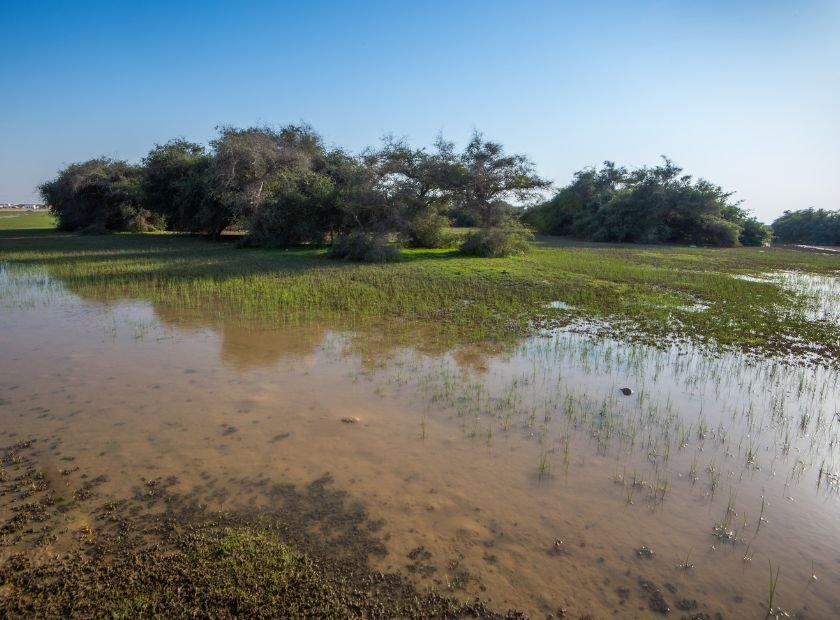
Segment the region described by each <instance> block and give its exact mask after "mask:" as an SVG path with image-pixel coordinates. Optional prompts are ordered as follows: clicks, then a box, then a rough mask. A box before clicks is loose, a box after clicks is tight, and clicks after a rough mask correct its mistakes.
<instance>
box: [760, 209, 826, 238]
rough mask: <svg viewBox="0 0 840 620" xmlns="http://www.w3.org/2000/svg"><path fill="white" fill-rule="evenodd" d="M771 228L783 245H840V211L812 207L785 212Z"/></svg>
mask: <svg viewBox="0 0 840 620" xmlns="http://www.w3.org/2000/svg"><path fill="white" fill-rule="evenodd" d="M771 226H772V228H773V234H774V235H775V237H776V239H778V240H779V241H782V242H783V243H817V244H826V245H840V210H838V211H827V210H825V209H814V208H813V207H811V208H810V209H800V210H799V211H785V212H784V213H783V214H782V216H781V217H779V218H777V219H776V220H775V221H774V222H773V223H772V224H771Z"/></svg>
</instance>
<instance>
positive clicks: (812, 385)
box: [0, 264, 840, 618]
mask: <svg viewBox="0 0 840 620" xmlns="http://www.w3.org/2000/svg"><path fill="white" fill-rule="evenodd" d="M773 278H776V279H777V280H778V281H780V282H781V283H782V285H783V286H789V287H791V288H793V289H796V290H799V291H802V292H803V294H813V295H814V296H815V297H814V298H815V299H818V300H819V301H818V303H817V302H815V304H814V305H812V306H809V307H808V312H809V313H811V314H810V316H812V317H813V318H814V320H823V321H834V322H837V320H838V316H839V315H838V312H837V308H838V299H840V296H838V288H837V284H836V282H837V281H836V278H831V277H822V278H818V279H815V280H813V281H806V280H804V279H803V278H797V277H795V276H793V275H791V274H781V275H777V276H773ZM0 291H2V295H0V307H2V312H1V313H0V351H2V357H0V448H3V449H4V452H5V456H4V457H3V459H4V460H3V465H2V470H0V474H2V476H0V483H2V485H3V486H4V487H5V489H6V491H5V492H4V493H3V494H0V528H2V529H0V562H7V561H9V560H10V558H12V557H13V556H14V555H15V554H18V553H21V552H23V553H25V554H28V555H30V556H31V557H34V558H41V557H42V558H45V559H46V558H49V557H52V556H55V555H57V554H63V553H67V552H68V551H70V550H72V549H73V548H74V547H77V546H79V545H80V544H83V543H84V542H85V541H86V539H88V538H95V537H96V535H97V529H98V527H100V526H99V524H98V523H99V521H98V519H99V518H100V516H98V515H100V514H101V513H99V512H98V511H99V510H100V507H101V506H102V505H113V506H119V505H120V504H119V502H121V501H124V500H127V499H131V498H133V497H134V498H136V497H137V496H138V495H140V496H142V495H144V494H145V495H154V494H155V492H156V489H158V488H165V489H166V490H167V492H168V493H171V494H173V496H174V495H177V496H179V497H183V498H189V500H190V501H192V502H194V505H195V506H198V510H201V511H203V512H205V513H208V514H211V513H214V514H218V515H224V514H226V513H228V512H230V511H245V510H247V511H255V512H256V513H260V512H264V513H266V514H270V513H271V511H272V510H273V509H274V507H275V504H276V503H277V502H280V501H281V500H282V494H279V493H278V489H279V488H286V487H287V485H291V487H293V488H296V489H311V488H313V487H312V485H313V484H315V485H321V486H326V487H328V488H330V489H334V490H336V492H340V493H342V497H343V498H344V499H343V502H344V503H345V504H349V505H352V506H356V507H358V508H359V510H361V511H362V512H363V513H364V515H365V523H366V525H365V526H364V529H365V532H366V534H365V537H366V539H367V537H369V538H370V540H372V541H374V542H375V543H376V544H377V545H381V549H379V547H377V549H378V551H377V553H375V554H372V561H373V562H375V568H377V569H378V570H381V571H383V572H399V573H401V574H403V575H404V576H405V577H406V578H407V579H408V580H410V581H411V582H412V583H413V584H415V585H416V586H417V587H418V589H419V590H420V591H422V592H427V591H433V592H438V593H441V594H443V595H446V596H454V597H455V598H458V599H463V600H472V599H474V598H476V597H478V598H481V599H482V600H485V601H487V602H488V604H489V606H490V607H492V608H493V609H496V610H500V611H505V610H508V609H515V610H519V611H521V612H524V613H526V614H529V615H530V616H532V617H536V618H543V617H546V616H549V615H553V616H554V617H562V616H568V617H573V618H578V617H584V616H587V615H591V616H592V617H595V618H602V617H622V618H636V617H638V618H646V617H656V616H659V615H661V614H663V613H668V612H669V611H670V614H671V616H675V617H682V616H685V617H698V618H706V617H709V618H714V617H724V618H763V617H765V616H766V615H767V613H768V608H773V613H774V615H778V616H779V617H783V614H789V615H790V616H792V617H800V618H832V617H838V616H840V534H839V533H838V529H837V523H838V518H840V374H838V370H837V367H836V365H835V366H830V365H825V364H822V365H820V364H812V363H793V362H791V360H790V359H782V358H781V357H780V358H778V359H772V358H766V357H756V356H751V355H748V354H745V353H740V352H734V351H724V352H722V351H718V350H715V349H713V348H709V349H704V348H701V347H699V346H697V345H691V344H686V343H682V344H673V345H668V346H660V347H656V348H655V347H652V346H648V345H643V344H629V343H628V342H627V341H626V340H625V339H624V338H622V334H621V333H618V332H616V333H615V334H614V337H612V338H611V337H607V336H604V335H603V332H604V330H603V329H599V330H598V332H599V334H600V335H598V336H594V335H591V334H587V333H586V331H587V330H586V329H585V327H586V326H585V325H581V324H580V323H576V322H575V321H572V322H571V323H570V324H569V325H568V326H567V327H565V328H554V329H546V330H543V331H542V332H540V333H538V334H536V335H532V336H529V337H527V338H521V339H519V340H516V341H505V342H498V343H493V342H488V343H485V344H474V343H473V344H463V343H459V342H458V341H457V338H454V339H452V341H451V342H440V341H435V342H432V339H431V338H430V337H429V336H428V334H429V331H424V330H423V329H419V328H418V329H416V330H414V331H412V329H408V335H406V329H404V328H402V327H400V326H397V325H389V324H387V323H385V324H382V325H380V326H378V327H367V328H365V329H359V330H357V331H348V330H347V329H344V328H341V327H339V326H336V325H332V324H329V323H321V324H305V325H297V326H288V327H278V326H276V325H269V324H267V323H266V322H261V321H257V320H251V319H248V320H246V319H244V318H235V317H234V318H224V319H223V318H219V317H218V316H217V314H216V313H214V312H212V311H211V309H207V311H206V312H202V311H200V310H191V311H185V310H176V309H174V308H173V307H171V306H166V305H163V304H151V303H149V302H148V301H146V300H144V299H139V298H138V299H125V300H123V301H117V302H110V303H105V302H102V301H97V300H92V299H85V298H81V297H78V296H77V295H76V294H74V293H72V292H71V291H69V290H67V289H66V288H65V286H64V285H63V283H62V282H61V280H60V279H53V278H51V277H50V276H49V275H48V273H47V272H46V271H45V270H42V269H39V268H37V267H29V268H22V267H18V266H13V265H9V264H6V265H4V266H3V269H2V271H1V272H0ZM554 309H555V310H557V311H558V312H564V311H566V310H568V307H567V306H566V305H565V304H562V303H560V302H558V303H557V305H556V306H554ZM695 311H696V312H703V311H705V308H703V307H697V308H696V309H695ZM428 329H429V328H427V330H428ZM30 442H31V443H30ZM21 481H23V482H21ZM26 485H29V486H28V487H26V488H23V487H25V486H26ZM318 488H320V487H318ZM47 489H51V492H52V493H54V495H55V496H57V497H58V498H59V500H60V501H61V503H62V504H63V505H65V506H66V509H65V510H63V511H58V512H51V511H49V510H47V508H46V507H45V505H44V504H38V501H39V498H40V497H42V496H43V494H44V493H45V492H46V491H47ZM331 505H332V504H331V503H330V502H324V506H323V508H322V509H321V510H313V509H312V507H311V506H309V507H308V508H307V510H308V512H307V513H306V515H307V518H311V519H317V518H328V514H327V513H329V511H330V506H331ZM320 513H324V514H320ZM348 544H349V543H348ZM340 551H341V549H337V551H336V552H337V553H339V552H340ZM7 587H8V586H4V585H2V584H0V598H2V596H3V595H4V588H7ZM6 592H8V590H6Z"/></svg>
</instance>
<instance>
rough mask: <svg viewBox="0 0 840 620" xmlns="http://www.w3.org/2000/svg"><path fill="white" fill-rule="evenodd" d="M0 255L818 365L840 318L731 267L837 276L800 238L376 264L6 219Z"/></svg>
mask: <svg viewBox="0 0 840 620" xmlns="http://www.w3.org/2000/svg"><path fill="white" fill-rule="evenodd" d="M0 260H3V261H8V262H10V263H14V264H18V265H24V266H34V265H39V266H45V267H46V269H47V273H48V275H49V276H50V277H52V278H56V279H59V280H61V282H62V283H63V284H64V285H65V286H66V287H67V288H69V289H70V290H71V291H72V292H74V293H77V294H79V295H81V296H82V297H85V298H90V299H94V300H100V301H111V300H117V299H124V298H131V299H147V300H149V301H151V302H153V303H155V304H163V305H166V306H168V307H169V308H170V309H175V310H190V309H201V310H202V311H203V312H205V313H211V314H215V315H218V316H219V317H220V318H232V317H233V318H236V317H242V318H259V319H261V320H269V321H276V322H277V323H290V322H292V323H295V322H309V321H325V320H326V321H340V322H341V325H342V326H344V327H356V326H363V325H367V324H371V323H385V324H387V326H389V327H390V328H392V329H399V328H400V327H401V326H403V327H404V326H406V325H416V324H418V323H421V324H428V325H433V326H434V327H435V331H436V332H439V333H440V334H448V335H450V336H453V337H455V338H457V339H458V340H459V341H461V342H474V341H479V340H482V339H487V338H494V339H507V338H510V337H512V336H516V335H518V334H522V333H525V332H526V331H528V330H531V329H534V328H535V327H540V326H551V325H554V324H563V325H566V324H569V323H570V322H572V323H573V325H575V326H577V327H578V328H581V329H596V330H601V331H607V332H609V333H610V334H612V335H614V336H618V337H619V338H625V339H634V340H642V341H645V342H649V343H654V344H658V343H665V342H668V341H672V340H673V339H674V338H677V339H681V338H684V339H689V340H692V341H694V342H696V343H709V344H712V345H717V346H722V347H735V348H740V349H743V350H748V351H751V352H757V353H762V354H773V355H775V354H792V355H800V356H807V357H808V358H809V359H811V360H814V361H820V362H823V363H833V360H836V359H838V357H840V326H838V324H837V322H836V321H833V320H831V317H828V318H822V319H819V318H816V319H815V317H814V313H813V299H811V298H809V297H808V295H807V291H804V290H801V291H797V290H795V289H792V288H791V287H786V286H784V285H783V283H782V282H780V281H778V280H772V279H770V280H765V279H757V278H747V279H743V278H739V277H733V276H744V275H756V274H763V273H767V272H772V271H777V270H785V271H787V272H791V271H794V272H806V273H814V274H822V275H825V276H829V277H831V278H834V277H836V274H837V270H838V268H840V261H838V259H837V257H835V256H825V255H822V254H820V253H815V252H808V251H802V250H796V249H781V248H773V249H771V248H737V249H704V248H685V247H662V246H638V247H627V246H609V245H584V244H557V245H552V244H548V243H542V244H536V245H535V247H534V249H533V251H532V252H531V253H529V254H528V255H526V256H520V257H513V258H507V259H480V258H468V257H462V256H459V255H458V254H457V253H456V252H454V251H452V250H407V251H405V252H404V257H403V259H402V260H401V261H399V262H396V263H389V264H384V265H367V264H349V263H343V262H335V261H331V260H329V259H327V258H326V256H325V251H324V250H323V249H321V248H298V249H290V250H283V249H278V250H265V249H240V248H237V247H235V246H234V244H233V243H225V242H222V243H216V242H210V241H206V240H203V239H196V238H189V237H182V236H175V235H168V234H165V235H131V234H119V235H110V236H104V237H82V236H75V235H58V234H53V235H36V234H32V233H31V232H30V233H29V234H26V233H25V231H14V233H11V232H8V231H7V232H5V233H2V232H0ZM10 296H12V297H13V293H12V292H10V291H6V293H5V297H6V298H7V299H8V298H9V297H10ZM557 302H561V303H557Z"/></svg>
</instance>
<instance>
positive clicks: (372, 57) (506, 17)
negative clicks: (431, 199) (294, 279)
mask: <svg viewBox="0 0 840 620" xmlns="http://www.w3.org/2000/svg"><path fill="white" fill-rule="evenodd" d="M0 33H2V35H1V36H0V202H6V201H14V202H20V201H26V202H29V201H35V200H37V193H36V191H35V186H36V185H37V184H38V183H40V182H41V181H43V180H46V179H48V178H51V177H52V176H54V175H55V173H56V172H57V171H58V170H59V169H60V168H61V167H63V166H65V165H66V164H68V163H71V162H74V161H82V160H85V159H88V158H91V157H95V156H98V155H108V156H111V157H118V158H122V159H128V160H130V161H138V160H139V159H140V158H141V157H142V156H143V155H145V154H146V153H147V152H148V151H149V149H150V148H151V147H152V146H153V145H154V144H155V143H157V142H165V141H166V140H168V139H169V138H173V137H186V138H188V139H191V140H195V141H198V142H206V141H208V140H209V139H211V138H212V137H213V135H214V127H216V126H217V125H219V124H230V125H237V126H248V125H253V124H270V125H281V124H286V123H290V122H299V121H306V122H309V123H310V124H312V125H313V126H314V127H315V128H316V129H317V130H318V131H320V132H321V133H322V134H323V136H324V137H325V138H326V140H327V142H328V143H331V144H335V145H337V146H342V147H345V148H348V149H351V150H358V149H361V148H363V147H364V146H367V145H370V144H374V143H376V142H377V141H378V140H379V138H381V137H382V136H383V135H384V134H386V133H393V134H395V135H398V136H405V137H407V138H408V139H409V140H410V141H411V142H413V143H415V144H417V145H427V144H430V143H431V142H432V141H433V140H434V138H435V136H436V135H437V134H438V133H439V132H442V133H443V135H444V136H445V137H446V138H448V139H451V140H454V141H456V142H458V143H459V144H463V143H464V142H465V140H466V139H467V138H468V137H469V134H470V133H471V132H472V131H473V130H475V129H479V130H481V131H483V132H484V133H485V135H486V136H487V137H488V138H491V139H494V140H497V141H500V142H502V143H503V144H504V145H505V146H506V147H507V149H508V150H509V151H511V152H520V153H524V154H526V155H528V156H529V157H530V158H531V159H532V160H534V161H535V162H536V164H537V169H538V170H539V172H540V173H541V174H542V175H544V176H546V177H548V178H550V179H552V180H553V181H555V183H556V184H557V185H564V184H566V183H567V182H568V181H569V180H570V178H571V175H572V173H573V172H574V171H576V170H579V169H581V168H584V167H586V166H591V165H595V164H598V163H600V162H601V161H603V160H605V159H611V160H613V161H616V162H617V163H619V164H622V165H627V166H631V167H633V166H641V165H645V164H655V163H657V161H658V158H659V156H660V155H662V154H665V155H668V156H669V157H670V158H672V159H673V160H675V161H676V162H677V163H678V164H680V165H681V166H682V167H683V168H684V169H685V171H686V172H687V173H690V174H694V175H696V176H702V177H705V178H707V179H709V180H710V181H713V182H715V183H717V184H719V185H721V186H723V187H724V189H726V190H734V191H736V192H737V193H736V196H738V197H740V198H741V199H743V200H744V205H743V206H744V207H746V208H748V209H751V210H753V211H754V212H755V213H756V215H757V216H758V217H759V219H762V220H764V221H766V222H769V221H771V220H772V219H774V218H775V217H776V216H778V215H779V214H780V213H781V212H782V211H783V210H785V209H799V208H805V207H808V206H816V207H820V208H827V209H838V208H840V0H785V1H775V0H755V1H747V0H728V1H720V2H719V1H716V0H703V1H700V0H690V1H689V0H660V1H658V2H646V1H643V0H634V1H632V2H631V1H626V2H596V1H593V2H579V1H578V2H560V1H544V2H540V1H528V0H519V1H517V2H513V1H511V0H508V1H506V2H497V1H495V0H475V1H473V0H449V1H443V2H437V1H428V0H424V1H422V2H412V3H408V2H394V1H389V2H351V1H349V0H346V1H335V2H326V1H321V2H319V1H307V2H301V1H296V2H281V1H275V2H244V1H243V2H232V1H231V2H210V1H204V0H202V1H198V0H195V1H186V0H185V1H181V2H178V1H176V0H170V1H166V2H158V1H142V2H140V1H133V2H128V1H123V0H110V1H107V2H86V1H84V0H76V1H69V0H68V1H66V2H38V1H37V0H25V1H15V0H0Z"/></svg>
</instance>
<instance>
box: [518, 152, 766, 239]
mask: <svg viewBox="0 0 840 620" xmlns="http://www.w3.org/2000/svg"><path fill="white" fill-rule="evenodd" d="M731 197H732V193H731V192H725V191H723V190H722V189H721V188H720V187H719V186H717V185H715V184H713V183H710V182H709V181H706V180H705V179H699V180H696V181H695V180H693V179H692V177H691V176H690V175H684V174H682V169H681V168H679V167H678V166H676V165H675V164H674V162H672V161H671V160H669V159H668V158H663V163H662V164H660V165H658V166H655V167H653V168H647V167H645V168H641V169H639V170H633V171H630V170H628V169H626V168H623V167H619V166H616V165H615V164H614V163H612V162H604V165H603V167H602V168H601V169H600V170H597V169H585V170H581V171H579V172H577V173H576V174H575V178H574V180H573V181H572V183H571V184H569V185H568V186H566V187H564V188H562V189H561V190H560V191H559V192H558V193H557V194H556V195H555V196H554V197H553V198H552V199H551V200H549V201H547V202H545V203H543V204H542V205H538V206H537V207H535V208H533V209H530V210H528V211H527V212H526V213H525V214H524V215H523V218H522V219H523V221H524V222H526V223H528V224H530V225H532V226H534V227H535V228H537V229H538V230H540V231H542V232H547V233H550V234H557V235H570V236H573V237H577V238H581V239H589V240H592V241H612V242H623V243H635V242H642V243H655V242H677V243H696V244H703V245H716V246H733V245H738V244H739V243H742V244H748V245H761V244H763V243H765V242H767V241H768V240H769V230H768V229H767V227H766V226H764V225H763V224H761V223H760V222H758V221H757V220H755V218H752V217H751V216H750V215H749V214H748V213H747V212H746V211H745V210H743V209H742V208H740V206H739V203H738V202H736V201H733V200H732V198H731Z"/></svg>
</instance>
